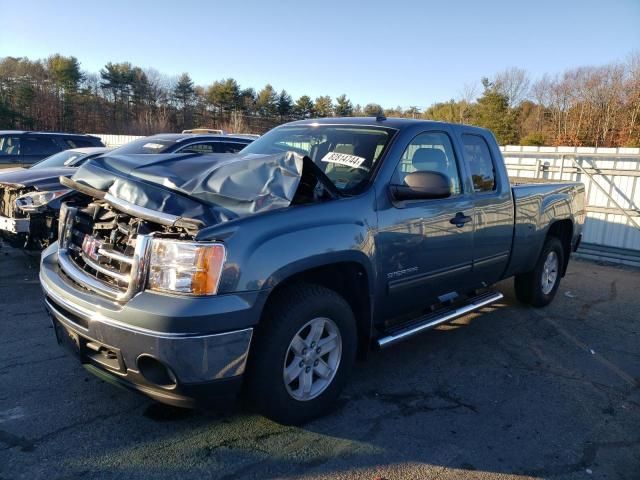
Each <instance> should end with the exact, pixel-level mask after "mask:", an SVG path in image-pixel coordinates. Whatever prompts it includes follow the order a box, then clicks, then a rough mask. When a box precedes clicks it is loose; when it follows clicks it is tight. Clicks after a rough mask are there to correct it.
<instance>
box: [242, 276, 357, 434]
mask: <svg viewBox="0 0 640 480" xmlns="http://www.w3.org/2000/svg"><path fill="white" fill-rule="evenodd" d="M321 324H322V328H323V331H322V332H321V334H320V335H321V337H320V340H319V341H317V342H316V343H314V347H313V348H311V344H312V342H314V340H313V338H317V332H318V329H319V328H320V325H321ZM313 328H315V330H313V331H312V329H313ZM312 334H313V335H312ZM325 335H326V336H325ZM296 337H297V341H296V342H293V340H294V338H296ZM312 337H313V338H312ZM301 341H302V343H300V342H301ZM321 345H323V346H324V348H325V351H322V346H321ZM318 348H320V353H318V351H317V350H318ZM356 349H357V330H356V323H355V319H354V316H353V312H352V311H351V308H350V307H349V304H348V303H347V302H346V301H345V300H344V298H342V297H341V296H340V295H338V294H337V293H336V292H334V291H333V290H330V289H328V288H325V287H322V286H319V285H310V284H301V285H298V286H294V287H291V288H287V289H285V290H283V291H281V292H278V293H276V297H275V298H274V299H273V301H270V303H269V305H268V306H267V309H266V311H265V316H264V318H263V319H262V321H261V322H260V325H259V327H258V329H257V331H256V335H255V343H254V345H253V348H252V352H251V357H250V362H249V369H248V379H247V380H248V381H247V390H248V393H249V400H250V401H251V402H252V404H253V405H254V406H255V407H256V408H257V410H258V411H259V412H260V413H262V414H263V415H265V416H266V417H268V418H270V419H272V420H274V421H276V422H279V423H282V424H285V425H298V424H301V423H304V422H306V421H308V420H311V419H312V418H315V417H317V416H319V415H321V414H323V413H325V412H326V411H327V410H328V409H329V408H330V407H331V406H332V404H333V403H334V401H335V400H336V399H337V398H338V396H339V395H340V392H341V391H342V389H343V387H344V385H345V383H346V381H347V378H348V376H349V373H350V371H351V368H352V367H353V363H354V361H355V358H356ZM338 350H339V352H338V353H336V352H337V351H338ZM303 353H304V355H303ZM336 358H337V363H336ZM320 360H322V362H323V363H319V362H320ZM300 362H302V363H300ZM316 365H317V366H316ZM325 366H327V367H329V370H326V368H324V367H325ZM331 367H334V368H331ZM330 371H332V372H333V373H332V374H331V373H330ZM298 372H299V373H298ZM319 373H322V374H323V376H321V375H320V374H319ZM285 374H289V375H290V376H291V378H293V379H294V380H292V381H291V382H290V383H286V381H285ZM309 375H311V376H310V377H309ZM303 383H304V385H303ZM309 385H312V386H313V389H310V387H309ZM296 396H297V397H298V398H296Z"/></svg>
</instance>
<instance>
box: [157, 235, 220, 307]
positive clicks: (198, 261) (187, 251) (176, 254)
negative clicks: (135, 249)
mask: <svg viewBox="0 0 640 480" xmlns="http://www.w3.org/2000/svg"><path fill="white" fill-rule="evenodd" d="M225 255H226V252H225V248H224V245H222V244H221V243H202V242H186V241H180V240H164V239H153V240H152V243H151V259H150V261H149V280H148V282H147V286H148V288H149V289H151V290H155V291H159V292H173V293H184V294H187V295H214V294H215V293H216V292H217V291H218V283H219V281H220V274H221V272H222V266H223V264H224V260H225Z"/></svg>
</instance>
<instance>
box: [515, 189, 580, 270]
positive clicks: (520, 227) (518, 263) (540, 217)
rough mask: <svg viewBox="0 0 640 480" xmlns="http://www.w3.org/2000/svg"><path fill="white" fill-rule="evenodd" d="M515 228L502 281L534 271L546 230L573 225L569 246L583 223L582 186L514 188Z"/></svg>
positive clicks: (574, 240)
mask: <svg viewBox="0 0 640 480" xmlns="http://www.w3.org/2000/svg"><path fill="white" fill-rule="evenodd" d="M513 198H514V208H515V225H514V236H513V247H512V250H511V259H510V261H509V265H508V267H507V270H506V272H505V275H504V277H505V278H506V277H510V276H513V275H515V274H518V273H523V272H528V271H530V270H531V269H533V267H534V265H535V263H536V260H537V259H538V257H539V256H540V251H541V250H542V246H543V245H544V239H545V237H546V235H547V233H548V231H549V227H550V226H551V225H552V224H553V223H554V222H557V221H560V220H570V221H571V222H572V224H573V231H572V239H571V242H572V243H571V244H572V246H573V245H575V242H576V241H577V239H578V237H579V235H580V233H581V231H582V223H583V221H584V185H582V184H581V183H576V182H568V183H545V184H528V185H518V186H515V187H513Z"/></svg>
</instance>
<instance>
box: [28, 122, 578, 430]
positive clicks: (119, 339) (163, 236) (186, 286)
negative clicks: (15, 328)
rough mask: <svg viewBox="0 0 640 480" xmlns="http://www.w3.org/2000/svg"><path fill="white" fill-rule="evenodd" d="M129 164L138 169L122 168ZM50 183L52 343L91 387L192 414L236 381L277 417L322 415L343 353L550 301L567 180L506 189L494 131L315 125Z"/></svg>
mask: <svg viewBox="0 0 640 480" xmlns="http://www.w3.org/2000/svg"><path fill="white" fill-rule="evenodd" d="M134 157H135V158H134ZM61 182H62V183H63V184H64V185H66V186H67V187H69V188H72V189H74V190H75V191H77V193H76V194H75V195H74V196H73V197H71V198H69V199H68V201H67V202H66V203H65V204H64V206H63V208H62V210H61V216H60V222H59V241H58V242H57V243H54V244H53V245H51V246H50V247H49V248H47V249H46V250H45V251H44V252H43V254H42V262H41V273H40V279H41V283H42V287H43V289H44V293H45V300H46V305H47V309H48V310H49V312H50V313H51V317H52V321H53V324H54V327H55V328H54V330H55V332H56V336H57V338H58V341H59V342H61V343H64V344H65V345H67V346H68V347H70V348H71V349H72V350H73V351H74V352H75V354H76V355H77V356H78V357H79V358H80V360H81V362H82V364H83V365H84V366H85V367H86V368H87V369H89V370H90V371H92V372H93V373H95V374H97V375H99V376H100V377H102V378H104V379H106V380H109V381H112V382H116V383H120V384H123V385H125V386H129V387H131V388H133V389H135V390H138V391H140V392H142V393H144V394H146V395H148V396H150V397H152V398H154V399H156V400H158V401H160V402H165V403H168V404H172V405H178V406H186V407H191V406H195V405H198V404H200V402H205V401H206V400H208V399H210V398H212V397H213V396H216V395H220V394H229V393H235V392H238V391H239V390H240V389H241V388H243V387H244V390H245V393H246V395H247V396H248V398H249V399H250V401H251V403H252V404H253V405H254V406H255V407H256V408H257V409H258V410H259V411H260V412H262V413H264V414H265V415H267V416H269V417H270V418H273V419H275V420H277V421H279V422H282V423H300V422H304V421H305V420H308V419H310V418H313V417H314V416H317V415H319V414H321V413H322V412H324V411H326V409H327V408H328V407H329V406H330V405H331V403H332V402H333V401H334V400H335V399H336V398H337V397H338V395H339V394H340V391H341V390H342V388H343V386H344V385H345V382H346V381H347V379H348V375H349V373H350V370H351V369H352V367H353V365H354V361H355V359H356V356H357V354H358V353H361V354H362V353H364V352H366V351H367V350H368V349H370V348H372V347H377V348H382V347H387V346H389V345H393V344H395V343H396V342H399V341H401V340H403V339H405V338H408V337H410V336H412V335H414V334H417V333H419V332H422V331H424V330H427V329H429V328H432V327H434V326H436V325H438V324H441V323H443V322H446V321H449V320H452V319H454V318H456V317H459V316H461V315H464V314H466V313H468V312H471V311H473V310H477V309H480V308H482V307H483V306H486V305H489V304H491V303H492V302H495V301H497V300H499V299H500V298H502V295H501V294H500V293H499V292H495V291H492V290H491V289H490V288H491V286H492V285H493V284H495V283H496V282H498V281H500V280H502V279H504V278H507V277H515V291H516V294H517V297H518V298H519V299H520V300H521V301H523V302H525V303H528V304H531V305H533V306H536V307H541V306H544V305H547V304H548V303H549V302H551V301H552V299H553V297H554V295H555V294H556V291H557V289H558V285H559V283H560V279H561V277H562V276H563V275H564V274H565V272H566V270H567V264H568V262H569V256H570V254H571V252H572V251H574V250H575V249H577V247H578V244H579V242H580V238H581V229H582V224H583V220H584V215H585V211H584V188H583V186H582V185H581V184H578V183H549V184H537V185H520V186H515V187H512V186H511V185H510V184H509V179H508V177H507V171H506V168H505V165H504V162H503V159H502V156H501V153H500V150H499V148H498V145H497V143H496V141H495V138H494V137H493V135H492V134H491V133H490V132H489V131H487V130H484V129H481V128H476V127H470V126H465V125H451V124H446V123H438V122H428V121H419V120H408V119H391V118H389V119H387V118H384V117H378V118H325V119H321V120H303V121H298V122H293V123H289V124H286V125H283V126H281V127H278V128H275V129H273V130H271V131H270V132H269V133H267V134H266V135H264V136H263V137H261V138H259V139H257V140H256V141H255V142H254V143H252V144H251V145H249V146H248V147H246V148H245V149H244V150H242V151H241V152H240V153H238V154H234V155H227V156H225V155H215V154H213V155H201V154H195V153H189V154H182V155H175V154H173V155H147V156H144V158H140V157H138V156H135V155H106V156H103V157H99V158H97V159H94V160H91V161H89V162H87V163H85V164H84V165H83V166H81V167H80V168H79V169H78V170H77V171H76V173H75V174H74V175H73V176H72V177H71V178H70V179H69V178H62V179H61Z"/></svg>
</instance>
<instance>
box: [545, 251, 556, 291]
mask: <svg viewBox="0 0 640 480" xmlns="http://www.w3.org/2000/svg"><path fill="white" fill-rule="evenodd" d="M558 267H559V262H558V255H557V254H556V252H549V254H548V255H547V258H546V259H545V261H544V265H543V266H542V279H541V286H542V293H544V294H545V295H548V294H549V293H551V290H553V287H554V286H555V284H556V281H557V279H558V269H559V268H558Z"/></svg>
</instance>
